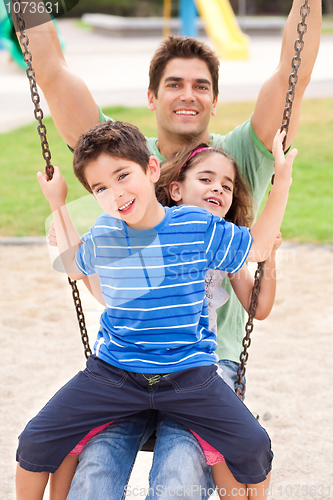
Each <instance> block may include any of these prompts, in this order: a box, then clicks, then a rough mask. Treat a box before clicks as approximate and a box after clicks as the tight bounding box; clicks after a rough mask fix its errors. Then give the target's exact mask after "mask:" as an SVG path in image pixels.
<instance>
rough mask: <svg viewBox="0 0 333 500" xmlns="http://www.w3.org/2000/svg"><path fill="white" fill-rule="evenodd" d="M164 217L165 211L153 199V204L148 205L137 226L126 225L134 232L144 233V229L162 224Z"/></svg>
mask: <svg viewBox="0 0 333 500" xmlns="http://www.w3.org/2000/svg"><path fill="white" fill-rule="evenodd" d="M164 217H165V209H164V208H163V207H162V205H160V204H159V203H158V201H157V199H156V198H155V200H154V202H153V203H152V204H151V205H149V207H148V209H147V211H146V213H145V215H144V217H143V218H142V219H141V221H140V223H138V224H134V225H133V224H128V223H127V222H126V224H127V225H128V226H129V227H130V228H131V229H135V230H136V231H144V230H145V229H152V228H154V227H156V226H157V225H158V224H160V223H161V222H162V220H163V219H164Z"/></svg>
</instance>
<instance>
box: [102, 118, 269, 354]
mask: <svg viewBox="0 0 333 500" xmlns="http://www.w3.org/2000/svg"><path fill="white" fill-rule="evenodd" d="M110 119H111V118H109V117H107V116H105V115H104V114H103V113H102V111H101V110H100V121H101V122H103V121H107V120H110ZM146 139H147V145H148V149H149V151H150V152H151V154H152V155H154V156H156V157H157V158H158V159H159V160H160V161H163V160H165V158H164V157H163V156H162V155H161V153H160V152H159V150H158V149H157V146H156V144H157V138H156V137H149V138H148V137H147V138H146ZM210 145H211V146H214V147H218V148H222V149H223V150H224V151H226V153H228V154H229V155H230V156H232V157H233V158H234V159H235V160H236V162H237V164H238V167H239V169H240V172H241V174H242V175H243V177H244V178H245V179H247V180H248V182H249V183H250V185H251V187H252V195H253V198H254V201H255V203H256V205H257V207H259V205H260V203H261V200H262V198H263V196H264V194H265V192H266V189H267V186H268V184H269V181H270V179H271V177H272V175H273V173H274V158H273V155H272V153H270V152H269V151H268V150H267V149H266V148H265V146H264V145H263V144H262V142H261V141H260V140H259V139H258V137H257V136H256V134H255V132H254V130H253V127H252V123H251V120H248V121H246V122H244V123H242V124H241V125H239V126H238V127H236V128H235V129H234V130H232V131H231V132H229V133H228V134H227V135H220V134H210ZM222 285H223V288H225V290H226V291H227V292H228V293H229V300H228V301H227V302H226V303H225V304H224V305H223V306H222V307H220V308H219V309H218V310H217V339H218V347H217V350H216V353H217V354H218V356H219V358H220V359H229V360H231V361H236V362H237V363H238V362H239V356H240V353H241V352H242V350H243V346H242V340H243V337H244V335H245V330H244V327H245V311H244V309H243V307H242V305H241V303H240V302H239V300H238V299H237V297H236V295H235V293H234V291H233V289H232V287H231V284H230V281H229V279H228V277H226V278H225V279H224V280H223V284H222Z"/></svg>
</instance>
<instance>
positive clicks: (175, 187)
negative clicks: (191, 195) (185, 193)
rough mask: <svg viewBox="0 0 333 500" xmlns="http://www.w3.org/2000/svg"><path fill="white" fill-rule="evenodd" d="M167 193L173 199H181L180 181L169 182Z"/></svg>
mask: <svg viewBox="0 0 333 500" xmlns="http://www.w3.org/2000/svg"><path fill="white" fill-rule="evenodd" d="M169 193H170V196H171V198H172V199H173V201H181V199H182V193H181V185H180V183H179V182H177V181H174V182H171V183H170V186H169Z"/></svg>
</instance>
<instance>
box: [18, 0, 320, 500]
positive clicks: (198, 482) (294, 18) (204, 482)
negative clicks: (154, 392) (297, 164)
mask: <svg viewBox="0 0 333 500" xmlns="http://www.w3.org/2000/svg"><path fill="white" fill-rule="evenodd" d="M321 3H322V2H321V0H312V1H310V6H311V13H310V15H309V17H308V19H307V24H308V30H307V33H306V36H305V46H304V50H303V52H302V64H301V66H300V68H299V71H298V82H297V90H296V94H295V99H294V103H293V113H292V117H291V120H290V126H289V133H288V139H287V144H286V147H289V146H290V144H291V142H292V141H293V139H294V138H295V135H296V132H297V129H298V125H299V119H300V111H301V103H302V98H303V95H304V92H305V89H306V87H307V85H308V83H309V81H310V77H311V72H312V69H313V66H314V63H315V60H316V56H317V52H318V48H319V41H320V28H321ZM302 4H303V1H302V0H294V1H293V4H292V8H291V11H290V14H289V17H288V20H287V23H286V27H285V32H284V36H283V41H282V50H281V57H280V61H279V63H278V67H277V69H276V71H275V72H274V74H273V75H272V76H271V77H270V78H269V79H268V80H267V81H266V82H265V83H264V85H263V86H262V88H261V90H260V93H259V96H258V99H257V103H256V106H255V109H254V112H253V115H252V119H251V121H248V122H246V123H245V124H242V125H241V126H240V127H238V128H237V129H236V130H235V131H233V132H231V133H230V134H228V135H227V136H226V137H222V136H218V135H213V134H212V135H210V134H209V121H210V117H211V116H212V115H214V114H215V113H216V105H217V98H218V90H217V87H216V70H214V61H213V59H214V58H212V61H211V64H210V62H209V55H207V58H206V56H203V57H201V55H200V54H199V55H198V53H197V52H189V53H187V55H186V54H184V53H182V52H177V51H178V49H179V43H180V44H184V42H182V40H183V39H174V47H173V50H176V52H175V54H176V55H174V54H172V53H171V49H170V50H169V49H168V48H167V47H168V46H169V45H168V44H167V46H164V49H163V48H162V49H158V51H157V53H156V54H155V57H154V59H155V62H153V63H152V67H151V72H150V77H151V78H150V85H149V90H148V104H149V109H150V110H151V111H155V113H156V120H157V136H158V137H157V140H156V139H147V141H148V146H149V149H150V151H151V152H152V154H156V155H157V156H158V157H159V159H163V158H165V157H168V156H170V155H171V154H172V153H174V152H175V151H177V150H179V149H182V148H183V147H184V146H185V145H187V144H188V142H189V141H190V140H193V139H194V138H195V139H196V140H198V141H203V142H207V141H210V142H211V143H212V144H214V145H218V146H223V147H224V148H225V149H226V150H227V152H228V153H230V154H231V155H232V156H234V157H235V159H236V161H237V162H238V164H240V166H241V168H242V172H243V174H244V175H245V176H247V177H248V180H249V181H250V184H251V186H252V188H253V194H254V198H255V200H256V202H257V203H259V202H260V201H261V198H262V196H263V194H264V192H265V189H266V187H267V184H268V181H269V179H270V176H271V174H272V172H273V162H272V155H271V154H270V151H271V149H272V142H273V137H274V135H275V133H276V131H277V129H278V128H279V127H280V126H281V121H282V116H283V110H284V104H285V98H286V93H287V89H288V80H289V74H290V71H291V60H292V57H293V56H294V43H295V40H296V38H297V37H298V34H297V25H298V22H299V21H300V8H301V6H302ZM27 11H28V9H27ZM27 33H28V36H29V38H30V50H31V52H32V54H33V62H34V68H35V71H36V78H37V82H38V84H39V86H40V87H41V89H42V91H43V93H44V95H45V97H46V100H47V102H48V105H49V108H50V111H51V114H52V117H53V120H54V122H55V124H56V127H57V128H58V131H59V132H60V134H61V136H62V137H63V139H64V140H65V141H66V142H67V144H68V145H69V146H70V147H72V148H74V147H75V144H76V141H77V139H78V137H79V135H80V134H81V133H82V132H84V131H85V130H86V129H87V128H89V127H91V126H93V125H94V124H96V123H98V121H103V120H104V119H106V118H105V117H104V116H103V115H102V113H101V112H100V110H99V108H98V106H97V105H96V103H95V102H94V100H93V98H92V96H91V94H90V92H89V90H88V88H87V86H86V85H85V83H84V82H83V81H82V79H81V78H80V77H79V76H78V75H76V74H75V73H73V72H72V71H71V70H70V68H69V67H68V66H67V64H66V61H65V59H64V56H63V54H62V51H61V47H60V44H59V41H58V37H57V34H56V32H55V30H54V28H53V26H52V23H46V24H43V25H40V26H38V28H35V29H31V30H28V32H27ZM178 41H179V43H178ZM170 43H171V42H170ZM171 45H172V43H171ZM189 50H191V49H189ZM167 52H169V55H168V56H165V54H166V53H167ZM170 53H171V57H170ZM164 57H166V58H167V61H166V62H165V61H164V63H165V64H164V63H163V64H164V66H163V64H162V67H163V70H162V71H161V72H160V73H159V74H158V77H157V82H155V81H154V77H155V76H156V73H157V72H158V68H159V67H160V65H159V63H158V61H162V62H163V58H164ZM154 59H153V61H154ZM156 61H157V62H156ZM214 75H215V76H214ZM245 78H246V75H245ZM249 163H250V164H251V166H250V167H249ZM224 286H225V288H226V289H227V291H228V292H229V295H230V299H229V301H228V302H227V303H226V305H225V306H223V308H221V309H220V310H219V313H218V343H219V347H218V350H217V353H218V355H219V356H220V358H221V359H230V360H232V361H234V362H237V361H238V359H239V352H240V342H241V338H242V336H243V330H244V315H243V312H242V311H241V309H240V307H239V304H238V303H237V300H236V299H235V296H234V294H233V292H232V291H231V288H230V286H229V284H226V285H225V284H224ZM235 335H236V336H237V338H238V346H236V348H234V347H232V348H230V345H231V342H230V339H231V337H234V336H235ZM232 345H233V346H234V345H235V342H233V343H232ZM150 417H151V418H154V417H155V416H154V415H146V414H145V415H140V416H138V418H137V419H136V420H135V422H133V419H132V420H131V419H124V420H123V421H121V422H118V423H117V424H113V425H112V426H110V427H109V428H108V429H107V430H106V431H104V432H103V433H101V434H99V435H97V436H96V437H95V438H93V440H92V441H91V442H89V443H88V445H87V446H86V448H85V449H84V451H83V453H82V454H81V458H80V463H79V466H78V470H77V473H76V475H75V478H74V481H73V484H72V488H71V491H70V494H69V497H68V498H69V499H70V500H74V499H75V500H76V499H80V500H82V499H87V500H94V499H95V498H96V499H97V498H98V499H99V498H103V500H107V498H110V499H113V498H121V497H122V495H123V493H124V492H123V489H124V486H125V484H126V482H127V480H128V477H129V474H130V471H131V468H132V464H133V461H134V459H135V456H136V453H137V451H138V450H139V449H140V447H141V444H142V439H145V438H146V436H147V433H148V434H149V433H150V431H151V428H153V427H154V426H155V425H156V426H157V435H158V437H157V442H156V447H155V453H154V462H153V467H152V471H151V474H150V486H151V490H150V491H149V495H148V498H150V497H154V496H155V497H156V496H157V492H158V493H159V495H158V496H159V498H164V499H167V498H169V496H168V488H169V491H171V489H172V488H183V494H182V496H183V498H192V499H195V498H196V499H199V498H208V497H209V493H208V491H209V487H212V484H211V482H210V475H209V474H210V469H209V467H207V465H206V463H205V459H204V456H203V454H202V452H201V449H200V446H199V445H198V443H197V442H196V441H195V439H194V438H193V437H192V436H191V435H190V434H189V433H188V432H186V431H185V429H182V428H181V427H180V426H178V425H177V424H176V423H174V422H173V421H172V420H170V419H169V418H167V417H166V416H164V415H160V416H159V417H158V418H159V420H158V421H157V422H152V421H151V420H149V418H150ZM144 433H146V434H145V437H144V438H143V437H142V436H143V434H144ZM126 443H127V446H126ZM119 457H120V458H119ZM154 492H155V494H154Z"/></svg>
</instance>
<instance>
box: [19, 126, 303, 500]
mask: <svg viewBox="0 0 333 500" xmlns="http://www.w3.org/2000/svg"><path fill="white" fill-rule="evenodd" d="M282 140H283V135H282V134H280V135H279V134H277V138H276V139H275V141H276V144H275V176H276V181H275V183H274V186H273V187H272V191H271V194H270V197H269V200H268V201H267V203H266V205H265V208H264V209H263V212H262V214H261V216H260V217H259V219H258V221H257V222H256V224H255V225H254V226H253V228H252V229H251V230H250V229H249V228H246V227H238V226H235V225H234V224H232V223H230V222H226V221H225V220H224V219H223V218H221V217H218V216H215V215H212V214H210V213H209V212H207V211H206V210H202V209H201V208H197V207H194V206H191V205H183V206H180V207H178V206H176V207H172V208H169V207H162V206H161V205H160V204H159V203H158V202H157V199H156V196H155V183H156V181H157V180H158V178H159V173H160V171H159V162H158V160H157V159H156V158H154V157H152V156H151V155H150V154H149V150H148V148H147V146H146V141H145V138H144V137H143V135H142V134H141V133H140V132H139V130H138V129H137V128H136V127H135V126H133V125H130V124H124V123H122V122H106V123H102V124H99V125H97V126H95V127H93V128H92V129H90V130H89V131H88V132H86V133H85V134H83V135H82V136H81V138H80V140H79V141H78V144H77V148H76V151H75V153H74V173H75V174H76V175H77V177H78V178H79V180H80V181H81V182H82V184H83V185H84V186H85V187H86V188H87V189H88V190H89V191H90V192H92V193H93V194H94V195H95V197H96V198H97V200H98V201H100V203H101V205H102V206H105V205H106V206H107V209H108V213H104V214H103V215H101V216H100V217H99V218H98V219H97V221H96V222H95V224H94V226H93V227H92V228H91V229H90V231H89V233H87V234H86V235H84V236H83V238H82V240H80V239H78V238H77V233H76V231H75V228H74V227H73V225H72V223H71V221H70V219H69V216H68V213H67V211H66V209H65V208H64V207H65V203H66V197H67V184H66V182H65V180H64V178H63V177H62V176H61V174H60V170H59V169H58V168H57V167H55V171H54V175H53V178H52V180H49V182H47V181H48V179H47V178H44V176H43V175H42V174H41V173H38V180H39V183H40V185H41V188H42V190H43V193H44V195H45V197H46V198H47V200H48V201H49V203H50V207H51V210H52V212H53V216H54V223H55V230H56V235H57V241H58V247H59V251H60V255H61V258H62V262H63V265H64V267H65V269H66V272H67V274H68V275H69V277H71V278H72V279H75V280H78V279H82V278H84V277H85V276H89V275H94V274H96V273H97V274H98V276H99V279H100V283H101V289H102V294H103V297H104V300H105V303H106V310H105V311H104V312H103V313H102V315H101V320H100V329H99V331H98V334H97V340H96V342H95V346H94V353H95V354H94V355H93V356H91V357H89V359H88V361H87V368H86V370H85V371H84V372H80V373H78V374H77V375H76V377H74V378H73V379H72V380H71V381H70V382H68V384H66V385H65V386H64V387H63V388H62V389H60V391H58V392H57V394H56V395H55V396H54V397H53V398H52V399H51V400H50V401H49V403H47V404H46V406H45V407H44V408H43V409H42V410H41V411H40V412H39V414H38V415H37V416H36V417H35V418H34V419H32V420H31V421H30V422H29V423H28V425H27V426H26V428H25V430H24V431H23V433H22V434H21V435H20V439H19V447H18V451H17V461H18V462H19V465H18V468H17V476H16V479H17V482H16V486H17V499H18V500H28V499H29V500H42V498H43V492H44V488H45V486H46V482H47V478H48V473H50V472H51V473H52V472H55V471H56V470H57V469H58V468H59V466H60V465H61V463H62V462H63V460H64V459H65V457H66V456H67V455H68V454H69V452H70V451H71V450H72V449H73V448H74V447H75V446H76V445H77V444H78V443H79V442H80V441H81V440H82V439H83V438H84V437H85V436H86V435H87V434H88V433H89V432H90V431H91V429H93V428H96V427H98V426H100V425H103V424H105V422H108V421H110V419H111V420H114V419H118V418H123V417H127V416H129V415H135V414H136V413H138V412H141V411H145V410H147V409H151V408H154V409H157V410H159V411H164V412H166V413H168V414H169V415H170V416H172V418H174V419H175V420H176V421H177V422H178V423H179V424H180V425H183V426H185V427H187V428H188V429H189V428H191V429H192V430H194V431H195V432H196V433H197V434H198V435H200V436H201V437H202V438H203V439H204V440H206V441H207V442H208V443H210V444H211V445H212V446H215V447H216V448H217V449H218V450H219V451H220V453H223V455H224V457H225V460H226V463H227V465H228V468H229V470H230V471H231V473H232V474H233V475H234V477H235V478H236V479H237V481H238V482H240V483H242V484H244V485H247V487H248V488H251V487H252V485H254V484H255V485H257V487H258V490H259V491H260V492H261V491H265V487H266V486H267V481H269V472H270V470H271V461H272V458H273V454H272V452H271V449H270V440H269V438H268V436H267V434H266V432H265V431H264V429H263V428H262V427H261V426H260V425H259V423H258V422H257V421H256V419H255V418H254V417H253V416H252V414H251V413H250V412H249V411H248V410H247V408H246V407H245V406H244V405H243V403H242V402H241V401H240V400H239V399H238V397H237V396H236V395H235V393H234V392H233V391H231V390H230V388H229V387H228V386H227V385H226V384H225V382H224V381H223V379H222V377H221V373H220V370H219V367H218V365H217V364H216V357H215V354H214V350H215V348H216V344H217V343H216V336H215V334H214V333H213V332H211V331H210V330H209V324H208V314H207V313H208V309H207V301H206V293H205V280H204V277H205V273H206V271H207V269H208V268H211V269H220V270H224V271H227V272H229V273H236V272H237V270H238V269H239V268H240V267H241V266H242V265H243V264H244V262H245V260H246V259H248V260H252V261H256V260H259V259H263V260H265V259H266V258H267V257H268V256H269V255H270V252H271V249H272V247H273V244H274V241H275V235H276V233H277V231H278V229H279V227H280V225H281V222H282V218H283V214H284V210H285V207H286V204H287V199H288V193H289V188H290V185H291V170H292V162H293V158H294V157H295V155H296V150H295V151H293V152H291V153H290V155H288V158H287V159H286V160H285V159H284V155H283V152H282ZM136 157H138V159H136ZM227 173H228V172H227ZM108 200H111V201H108ZM68 241H70V242H71V244H70V245H68ZM170 247H172V250H173V251H172V253H171V254H170V252H169V249H170ZM188 248H191V251H189V250H188ZM193 252H194V253H195V254H197V253H198V254H200V258H199V259H197V260H196V261H193V257H192V253H193ZM175 256H176V259H175ZM193 264H195V270H196V274H197V276H198V277H197V278H196V279H193V278H192V276H191V271H192V269H193ZM175 266H180V267H179V268H181V269H184V267H187V273H185V274H184V273H183V272H181V273H178V279H177V281H176V282H175V281H174V275H173V274H171V273H170V271H171V270H173V269H174V268H175ZM208 405H209V407H210V409H211V411H210V412H209V413H210V415H209V416H208V415H207V411H206V409H207V406H208ZM244 436H246V438H245V437H244ZM27 491H29V495H28V496H27ZM261 497H264V494H263V495H261V493H260V494H259V495H258V498H261Z"/></svg>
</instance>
